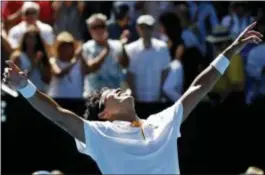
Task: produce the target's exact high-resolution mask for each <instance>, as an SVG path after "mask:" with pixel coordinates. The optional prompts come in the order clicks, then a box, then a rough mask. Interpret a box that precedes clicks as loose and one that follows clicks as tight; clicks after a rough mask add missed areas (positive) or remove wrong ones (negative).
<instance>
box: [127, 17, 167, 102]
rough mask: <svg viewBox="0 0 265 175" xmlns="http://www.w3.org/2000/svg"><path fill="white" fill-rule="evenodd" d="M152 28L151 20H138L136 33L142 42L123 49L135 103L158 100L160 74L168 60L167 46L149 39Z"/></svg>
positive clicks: (147, 18)
mask: <svg viewBox="0 0 265 175" xmlns="http://www.w3.org/2000/svg"><path fill="white" fill-rule="evenodd" d="M154 24H155V19H154V18H153V17H152V16H150V15H142V16H140V17H139V18H138V19H137V31H138V33H139V35H140V37H141V38H140V39H138V40H137V41H135V42H133V43H130V44H128V45H127V46H126V47H125V50H126V53H127V55H128V59H129V67H128V71H129V72H128V83H129V86H130V88H131V90H132V93H133V95H134V97H135V99H136V100H137V101H138V102H143V103H151V102H153V103H155V102H158V101H159V100H160V90H161V77H162V71H163V70H164V68H165V67H166V66H168V65H169V63H170V60H171V59H170V55H169V51H168V48H167V45H166V43H164V42H163V41H161V40H158V39H155V38H152V32H153V27H154ZM147 65H148V66H147ZM143 82H144V83H143Z"/></svg>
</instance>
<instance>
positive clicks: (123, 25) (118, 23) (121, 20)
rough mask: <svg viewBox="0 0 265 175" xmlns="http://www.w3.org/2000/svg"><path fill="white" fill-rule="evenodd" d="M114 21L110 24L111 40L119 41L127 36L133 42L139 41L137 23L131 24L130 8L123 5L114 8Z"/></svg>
mask: <svg viewBox="0 0 265 175" xmlns="http://www.w3.org/2000/svg"><path fill="white" fill-rule="evenodd" d="M113 11H114V18H115V19H114V20H110V21H109V23H108V31H109V38H110V39H116V40H119V39H121V38H122V37H123V35H128V36H125V37H126V38H128V39H129V40H128V41H127V42H132V41H135V40H137V39H138V35H137V32H136V26H135V23H132V22H130V17H129V6H128V5H127V4H121V5H116V6H114V9H113Z"/></svg>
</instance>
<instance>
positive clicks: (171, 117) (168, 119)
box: [148, 100, 183, 138]
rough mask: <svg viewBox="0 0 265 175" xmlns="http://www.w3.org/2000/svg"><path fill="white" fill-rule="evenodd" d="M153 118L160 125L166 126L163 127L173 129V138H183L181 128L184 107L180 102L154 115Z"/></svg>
mask: <svg viewBox="0 0 265 175" xmlns="http://www.w3.org/2000/svg"><path fill="white" fill-rule="evenodd" d="M150 117H151V116H150ZM152 118H153V119H154V120H155V121H156V122H157V124H158V125H161V126H162V125H164V126H162V127H172V128H173V136H174V137H175V138H178V137H180V136H181V134H180V126H181V122H182V118H183V105H182V102H181V101H180V100H178V101H177V102H176V103H175V104H174V105H172V106H170V107H168V108H166V109H165V110H163V111H161V112H159V113H157V114H154V115H152ZM148 120H149V119H148Z"/></svg>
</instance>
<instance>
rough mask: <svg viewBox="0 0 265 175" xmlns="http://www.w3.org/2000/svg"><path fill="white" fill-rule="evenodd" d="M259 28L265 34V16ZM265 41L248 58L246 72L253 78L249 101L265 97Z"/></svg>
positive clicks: (260, 21)
mask: <svg viewBox="0 0 265 175" xmlns="http://www.w3.org/2000/svg"><path fill="white" fill-rule="evenodd" d="M257 29H258V31H259V32H261V33H262V34H263V35H264V34H265V18H264V16H263V17H261V18H260V20H259V22H258V26H257ZM264 49H265V43H264V42H263V43H262V44H259V45H258V46H256V47H254V48H253V49H252V50H251V51H250V53H249V55H248V58H247V64H246V72H247V75H248V77H249V78H250V79H251V85H250V88H249V90H248V92H247V98H246V100H247V103H251V102H252V101H253V100H255V99H257V98H259V99H265V59H264V55H265V50H264Z"/></svg>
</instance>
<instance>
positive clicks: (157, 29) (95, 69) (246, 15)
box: [1, 1, 265, 174]
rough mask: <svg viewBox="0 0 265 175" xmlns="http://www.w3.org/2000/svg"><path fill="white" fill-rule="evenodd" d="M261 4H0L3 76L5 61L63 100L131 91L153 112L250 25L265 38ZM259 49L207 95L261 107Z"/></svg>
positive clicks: (251, 49) (263, 85) (264, 51)
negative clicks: (102, 92) (97, 92)
mask: <svg viewBox="0 0 265 175" xmlns="http://www.w3.org/2000/svg"><path fill="white" fill-rule="evenodd" d="M264 7H265V3H263V2H247V1H246V2H240V1H237V2H211V1H208V2H200V1H176V2H174V1H170V2H167V1H161V2H158V1H154V2H147V1H2V2H1V8H2V14H1V15H2V20H1V27H2V30H1V67H2V69H1V74H2V73H3V67H5V61H6V60H12V61H14V62H15V63H16V64H17V65H18V66H19V67H20V68H21V69H22V70H23V71H25V72H26V73H27V75H28V77H29V78H30V79H31V81H32V82H34V84H35V85H36V86H37V87H38V88H39V89H40V90H41V91H42V92H44V93H46V94H48V95H49V96H51V97H53V98H60V99H61V98H62V99H63V98H76V99H80V98H86V96H87V95H88V94H89V93H91V92H92V91H94V90H100V89H101V88H103V87H109V88H122V89H129V90H131V92H132V94H133V96H134V97H135V100H136V102H139V103H141V104H145V105H147V109H150V110H148V111H149V112H150V113H152V110H154V109H153V107H152V106H150V108H148V104H154V103H168V102H169V103H172V102H174V101H176V100H178V98H179V97H180V96H181V95H182V93H183V92H184V91H185V90H186V89H187V88H188V87H189V85H190V84H191V82H192V81H193V79H194V78H195V77H196V76H197V75H198V74H199V73H200V72H201V71H202V70H203V69H204V68H205V67H206V66H208V65H209V63H210V62H211V61H212V60H213V59H214V58H215V57H216V56H217V55H218V54H219V53H220V52H222V50H223V49H225V48H226V47H227V46H228V45H229V44H230V43H231V42H232V41H233V39H234V38H235V37H236V36H237V35H238V34H239V33H240V32H241V31H242V30H244V28H245V27H246V26H248V25H249V24H251V23H252V22H253V21H257V22H258V25H257V30H258V31H259V32H261V33H263V34H265V16H264V15H265V14H264V13H265V8H264ZM264 55H265V43H262V44H260V45H254V44H250V45H248V46H247V47H246V48H245V49H244V50H243V51H242V52H241V53H239V54H238V55H234V58H233V59H232V61H231V65H230V67H229V68H228V70H227V71H226V73H225V74H224V76H223V77H222V78H221V79H220V80H219V81H218V82H217V84H216V86H215V87H214V88H213V90H212V91H211V92H210V93H209V94H207V96H206V97H205V99H204V100H205V101H207V102H209V103H211V104H213V105H218V104H221V103H222V102H223V101H224V100H225V99H226V98H227V96H229V95H231V94H233V95H234V98H235V102H236V103H237V104H241V103H242V104H251V103H253V102H254V101H256V100H260V99H261V100H263V104H264V101H265V100H264V99H265V59H264ZM140 116H141V115H140ZM146 116H147V114H146ZM42 173H43V172H42ZM61 174H62V173H61Z"/></svg>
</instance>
